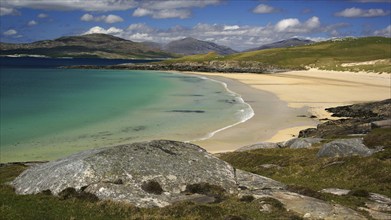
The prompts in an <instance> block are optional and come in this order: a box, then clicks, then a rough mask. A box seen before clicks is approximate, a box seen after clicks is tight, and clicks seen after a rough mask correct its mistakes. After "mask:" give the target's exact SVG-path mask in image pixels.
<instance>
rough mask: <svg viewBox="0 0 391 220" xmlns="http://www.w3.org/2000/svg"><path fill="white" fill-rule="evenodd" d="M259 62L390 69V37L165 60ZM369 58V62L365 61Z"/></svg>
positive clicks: (295, 66) (290, 66)
mask: <svg viewBox="0 0 391 220" xmlns="http://www.w3.org/2000/svg"><path fill="white" fill-rule="evenodd" d="M211 61H213V62H216V61H222V62H228V63H230V62H239V63H241V62H249V61H253V62H258V63H261V64H263V65H264V66H274V67H277V68H282V69H304V68H305V67H306V66H310V67H317V68H320V69H329V70H349V71H359V70H365V71H374V72H389V73H391V65H390V64H391V38H385V37H365V38H345V39H339V40H329V41H324V42H319V43H315V44H311V45H304V46H297V47H287V48H277V49H267V50H258V51H251V52H243V53H237V54H231V55H227V56H219V55H217V54H205V55H194V56H186V57H181V58H178V59H173V60H169V61H166V62H165V63H184V62H197V63H208V62H211ZM368 61H371V62H368Z"/></svg>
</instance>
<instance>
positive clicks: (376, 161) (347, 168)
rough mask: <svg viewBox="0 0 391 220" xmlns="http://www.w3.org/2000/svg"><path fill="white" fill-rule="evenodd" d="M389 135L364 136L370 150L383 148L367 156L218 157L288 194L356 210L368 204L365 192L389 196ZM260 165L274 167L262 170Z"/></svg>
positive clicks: (281, 152) (262, 152)
mask: <svg viewBox="0 0 391 220" xmlns="http://www.w3.org/2000/svg"><path fill="white" fill-rule="evenodd" d="M390 134H391V129H390V128H384V129H375V130H373V131H371V132H370V133H369V134H367V135H366V136H365V137H364V141H365V143H367V144H369V146H370V147H374V146H384V150H383V151H381V152H378V153H376V154H374V155H373V156H370V157H349V158H318V157H317V156H316V153H317V152H318V151H319V146H318V147H314V148H311V149H288V148H286V149H258V150H252V151H245V152H231V153H225V154H222V155H221V156H220V158H221V159H223V160H225V161H227V162H229V163H231V164H232V165H233V166H234V167H236V168H238V169H243V170H246V171H249V172H252V173H256V174H259V175H263V176H266V177H269V178H272V179H274V180H278V181H281V182H283V183H285V184H287V185H288V189H289V190H290V191H294V192H297V193H300V194H303V195H307V196H311V197H315V198H319V199H322V200H326V201H330V202H332V203H338V204H341V205H344V206H348V207H351V208H354V209H356V208H357V207H358V206H362V205H363V204H364V202H366V201H368V199H367V198H366V197H367V196H368V192H374V193H380V194H383V195H386V196H388V197H391V185H390V182H391V160H390V159H391V142H390V138H391V137H390ZM263 164H275V165H278V166H275V167H274V168H265V167H263V166H261V165H263ZM325 188H342V189H350V190H352V191H351V193H349V195H346V196H336V195H331V194H326V193H319V192H318V191H319V190H321V189H325Z"/></svg>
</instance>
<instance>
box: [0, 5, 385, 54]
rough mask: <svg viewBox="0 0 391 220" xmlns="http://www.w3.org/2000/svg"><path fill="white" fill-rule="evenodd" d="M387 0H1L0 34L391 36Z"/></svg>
mask: <svg viewBox="0 0 391 220" xmlns="http://www.w3.org/2000/svg"><path fill="white" fill-rule="evenodd" d="M390 13H391V0H0V40H1V42H7V43H28V42H34V41H38V40H49V39H55V38H59V37H62V36H74V35H83V34H89V33H105V34H111V35H114V36H117V37H121V38H124V39H128V40H132V41H135V42H143V41H153V42H157V43H168V42H170V41H173V40H179V39H182V38H185V37H193V38H196V39H199V40H206V41H211V42H214V43H217V44H220V45H225V46H228V47H231V48H233V49H235V50H239V51H241V50H245V49H249V48H254V47H258V46H261V45H264V44H268V43H272V42H276V41H279V40H284V39H288V38H292V37H299V38H305V39H311V40H315V41H320V40H326V39H330V38H340V37H363V36H386V37H391V14H390Z"/></svg>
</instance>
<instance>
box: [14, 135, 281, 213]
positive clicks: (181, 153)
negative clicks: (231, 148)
mask: <svg viewBox="0 0 391 220" xmlns="http://www.w3.org/2000/svg"><path fill="white" fill-rule="evenodd" d="M255 176H257V175H255V174H251V173H248V172H244V171H237V170H235V169H234V168H233V167H232V166H231V165H229V164H228V163H226V162H224V161H222V160H220V159H218V158H216V157H214V156H213V155H211V154H209V153H208V152H206V151H205V150H204V149H202V148H200V147H198V146H196V145H193V144H189V143H183V142H176V141H165V140H160V141H151V142H142V143H134V144H128V145H120V146H115V147H108V148H101V149H93V150H87V151H84V152H80V153H77V154H74V155H71V156H68V157H66V158H63V159H60V160H56V161H52V162H49V163H45V164H41V165H37V166H33V167H31V168H30V169H28V170H26V171H25V172H23V173H22V174H21V175H20V176H18V177H17V178H16V179H15V180H14V181H13V182H12V185H13V186H14V187H15V192H16V193H18V194H36V193H40V192H43V191H47V190H50V191H51V193H52V194H54V195H62V194H64V192H67V191H72V190H73V191H75V190H76V191H77V192H83V193H91V194H94V195H95V196H97V197H98V198H99V199H103V200H115V201H125V202H129V203H132V204H134V205H136V206H139V207H153V206H159V207H163V206H166V205H169V204H171V203H173V202H175V201H183V200H186V196H187V194H188V193H184V192H185V191H188V189H189V187H190V188H191V187H192V188H197V187H198V188H200V187H211V186H213V187H215V186H217V187H219V188H220V189H222V190H224V191H225V192H227V193H236V192H237V190H238V187H239V186H241V185H244V186H245V187H247V188H253V187H255V186H252V185H251V181H250V182H249V181H248V180H255V179H256V180H257V181H255V182H254V183H253V184H256V185H257V186H256V187H257V188H268V189H271V188H276V189H280V188H283V187H284V185H283V184H281V183H279V182H277V181H274V180H271V179H269V178H264V177H258V176H257V177H255ZM242 182H243V183H242ZM197 184H199V185H197ZM213 187H212V188H213ZM70 189H71V190H70ZM201 191H202V190H201ZM191 198H192V197H191ZM191 198H190V199H191Z"/></svg>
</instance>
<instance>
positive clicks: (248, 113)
mask: <svg viewBox="0 0 391 220" xmlns="http://www.w3.org/2000/svg"><path fill="white" fill-rule="evenodd" d="M193 76H194V77H197V78H200V79H204V80H210V81H213V82H216V83H220V84H222V85H223V86H224V88H225V90H226V91H227V92H228V93H230V94H231V95H232V96H234V97H235V99H237V100H238V102H239V103H241V104H245V105H246V106H247V107H246V108H244V109H240V110H239V111H238V112H237V114H240V120H239V121H238V122H236V123H233V124H231V125H228V126H225V127H223V128H220V129H217V130H215V131H212V132H209V133H208V134H206V135H205V136H203V137H201V138H198V139H194V140H189V141H185V142H193V141H203V140H207V139H209V138H211V137H213V136H214V135H215V134H217V133H219V132H221V131H224V130H226V129H228V128H232V127H234V126H236V125H239V124H241V123H244V122H246V121H248V120H249V119H251V118H252V117H254V115H255V113H254V109H253V108H252V107H251V105H250V104H248V103H246V102H245V101H244V99H243V98H242V96H241V95H240V94H238V93H236V92H234V91H232V90H230V89H229V88H228V85H227V83H225V82H221V81H219V80H215V79H211V78H208V77H205V76H197V75H193Z"/></svg>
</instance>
